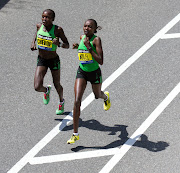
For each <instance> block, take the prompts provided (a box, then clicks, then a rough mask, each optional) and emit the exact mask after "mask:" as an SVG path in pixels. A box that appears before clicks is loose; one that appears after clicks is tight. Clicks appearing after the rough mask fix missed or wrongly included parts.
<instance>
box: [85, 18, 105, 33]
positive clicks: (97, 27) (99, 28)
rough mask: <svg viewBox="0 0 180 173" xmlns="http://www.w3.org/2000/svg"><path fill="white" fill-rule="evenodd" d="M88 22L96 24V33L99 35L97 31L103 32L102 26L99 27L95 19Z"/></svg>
mask: <svg viewBox="0 0 180 173" xmlns="http://www.w3.org/2000/svg"><path fill="white" fill-rule="evenodd" d="M88 20H90V21H92V22H94V24H95V28H96V30H95V33H97V29H98V30H101V29H102V27H101V26H98V25H97V22H96V20H94V19H88ZM88 20H87V21H88Z"/></svg>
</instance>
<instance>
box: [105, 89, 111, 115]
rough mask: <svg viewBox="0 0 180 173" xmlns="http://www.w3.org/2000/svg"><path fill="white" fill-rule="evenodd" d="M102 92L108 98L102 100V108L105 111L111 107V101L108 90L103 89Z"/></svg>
mask: <svg viewBox="0 0 180 173" xmlns="http://www.w3.org/2000/svg"><path fill="white" fill-rule="evenodd" d="M104 94H106V95H107V97H108V99H107V100H106V101H104V110H105V111H107V110H109V108H110V107H111V102H110V97H109V92H108V91H105V92H104Z"/></svg>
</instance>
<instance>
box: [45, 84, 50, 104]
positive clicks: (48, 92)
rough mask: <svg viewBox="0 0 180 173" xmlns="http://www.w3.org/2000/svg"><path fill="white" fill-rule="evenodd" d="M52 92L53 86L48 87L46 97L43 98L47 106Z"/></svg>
mask: <svg viewBox="0 0 180 173" xmlns="http://www.w3.org/2000/svg"><path fill="white" fill-rule="evenodd" d="M50 91H51V85H48V86H47V92H46V93H44V96H43V102H44V104H45V105H47V104H48V103H49V101H50V96H49V95H50Z"/></svg>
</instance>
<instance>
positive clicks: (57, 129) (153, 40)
mask: <svg viewBox="0 0 180 173" xmlns="http://www.w3.org/2000/svg"><path fill="white" fill-rule="evenodd" d="M179 20H180V14H178V15H177V16H176V17H175V18H174V19H172V20H171V21H170V22H169V23H168V24H167V25H166V26H165V27H164V28H163V29H161V30H160V31H159V32H158V33H157V34H156V35H155V36H154V37H152V38H151V39H150V40H149V41H148V42H147V43H146V44H145V45H144V46H142V47H141V48H140V49H139V50H138V51H137V52H136V53H135V54H134V55H133V56H131V57H130V58H129V59H128V60H127V61H126V62H125V63H124V64H122V65H121V66H120V67H119V68H118V69H117V70H116V71H115V72H114V73H113V74H112V75H110V76H109V77H108V78H107V79H106V80H105V81H104V82H103V84H102V90H105V89H106V88H107V87H108V86H109V85H110V84H111V83H112V82H113V81H114V80H115V79H116V78H117V77H119V76H120V75H121V74H122V73H123V72H124V71H125V70H126V69H127V68H129V67H130V66H131V65H132V64H133V63H134V62H135V61H136V60H137V59H139V58H140V56H141V55H142V54H143V53H145V52H146V51H147V50H148V49H149V48H150V47H151V46H152V45H153V44H154V43H156V42H157V41H158V40H159V39H160V38H161V37H162V36H163V34H165V33H166V32H167V31H168V30H169V29H171V28H172V27H173V26H174V25H175V24H176V23H177V22H178V21H179ZM93 100H94V96H93V94H92V93H91V94H90V95H89V96H88V97H87V98H86V99H85V100H84V101H83V102H82V105H81V111H82V110H83V109H84V108H85V107H86V106H88V105H89V104H90V103H91V102H92V101H93ZM71 121H72V112H71V113H70V114H69V115H67V116H66V117H65V119H63V120H62V122H60V123H59V124H58V125H57V126H56V127H54V128H53V129H52V130H51V131H50V132H49V133H48V134H47V135H46V136H45V137H44V138H43V139H42V140H41V141H39V142H38V143H37V144H36V145H35V146H34V147H33V148H32V149H31V150H30V151H29V152H28V153H27V154H26V155H25V156H24V157H23V158H21V159H20V160H19V161H18V162H17V163H16V164H15V165H14V166H13V167H12V168H11V169H10V170H9V171H8V173H17V172H19V171H20V170H21V169H22V168H23V167H24V166H25V165H26V164H27V163H28V162H29V161H30V160H31V159H32V158H33V157H34V156H35V155H36V154H37V153H38V152H39V151H40V150H41V149H42V148H43V147H44V146H46V145H47V144H48V143H49V142H50V141H51V140H52V139H53V138H54V137H55V136H56V135H57V134H58V133H59V132H60V131H61V130H62V129H63V128H64V127H65V126H66V125H67V124H69V123H70V122H71Z"/></svg>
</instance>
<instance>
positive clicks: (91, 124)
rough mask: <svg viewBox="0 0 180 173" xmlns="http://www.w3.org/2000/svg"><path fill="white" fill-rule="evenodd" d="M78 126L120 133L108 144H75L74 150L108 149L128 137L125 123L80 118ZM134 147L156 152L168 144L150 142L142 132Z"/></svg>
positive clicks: (121, 143)
mask: <svg viewBox="0 0 180 173" xmlns="http://www.w3.org/2000/svg"><path fill="white" fill-rule="evenodd" d="M79 127H85V128H88V129H91V130H96V131H103V132H109V134H108V135H116V134H117V133H119V132H120V135H119V136H118V137H119V138H120V139H119V140H116V141H113V142H111V143H110V144H107V145H105V146H92V147H86V146H77V147H75V148H72V149H71V150H72V151H74V152H78V151H80V150H84V149H110V148H115V147H120V146H122V145H123V144H124V143H125V142H126V141H127V140H129V139H130V138H129V137H128V132H127V127H128V126H126V125H118V124H115V125H114V126H113V127H110V126H106V125H103V124H101V123H100V122H98V121H97V120H94V119H92V120H88V121H82V119H80V120H79ZM72 129H73V125H69V126H66V127H65V128H64V129H63V131H68V130H72ZM133 146H135V147H140V148H144V149H147V150H149V151H151V152H158V151H162V150H165V149H166V148H167V147H168V146H169V144H168V143H167V142H164V141H158V142H152V141H149V140H148V137H147V136H146V135H144V134H142V135H141V136H140V138H139V140H137V141H136V142H135V143H134V145H133Z"/></svg>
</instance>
